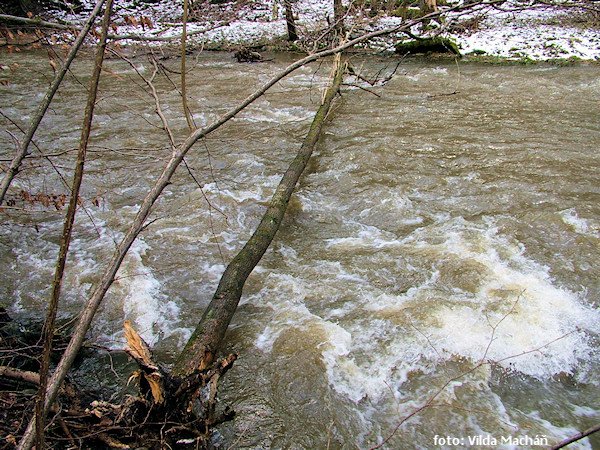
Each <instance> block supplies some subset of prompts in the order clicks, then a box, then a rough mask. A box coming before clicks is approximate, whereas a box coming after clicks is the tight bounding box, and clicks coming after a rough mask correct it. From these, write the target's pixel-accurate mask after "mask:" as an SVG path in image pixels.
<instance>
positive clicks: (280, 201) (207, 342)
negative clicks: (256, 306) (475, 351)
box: [173, 54, 345, 377]
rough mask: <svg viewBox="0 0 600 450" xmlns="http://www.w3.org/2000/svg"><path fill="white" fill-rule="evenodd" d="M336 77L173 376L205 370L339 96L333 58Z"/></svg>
mask: <svg viewBox="0 0 600 450" xmlns="http://www.w3.org/2000/svg"><path fill="white" fill-rule="evenodd" d="M335 61H336V64H335V73H334V77H333V82H332V84H331V86H330V87H329V88H328V89H327V92H326V93H325V96H324V98H323V101H322V103H321V106H320V107H319V110H318V111H317V113H316V115H315V118H314V120H313V122H312V125H311V127H310V130H309V132H308V134H307V135H306V138H305V139H304V142H303V143H302V147H301V148H300V150H299V151H298V154H297V155H296V158H295V159H294V160H293V161H292V163H291V164H290V166H289V168H288V169H287V171H286V172H285V174H284V175H283V177H282V179H281V181H280V183H279V186H277V190H276V191H275V193H274V194H273V197H272V198H271V202H270V204H269V207H268V209H267V211H266V212H265V214H264V215H263V218H262V220H261V222H260V224H259V225H258V227H257V228H256V230H255V231H254V234H253V235H252V236H251V237H250V239H249V240H248V242H247V243H246V245H245V246H244V248H242V250H241V251H240V252H239V253H238V254H237V255H236V256H235V258H233V260H232V261H231V262H230V263H229V265H228V266H227V268H226V269H225V272H224V273H223V276H222V277H221V281H220V282H219V286H218V287H217V290H216V292H215V294H214V296H213V298H212V300H211V302H210V304H209V305H208V307H207V308H206V310H205V311H204V315H203V316H202V319H201V320H200V322H199V324H198V326H197V328H196V330H195V331H194V334H193V335H192V337H191V338H190V340H189V341H188V343H187V345H186V346H185V348H184V349H183V351H182V352H181V354H180V355H179V358H178V359H177V362H176V363H175V367H174V368H173V375H175V376H179V377H185V376H189V375H192V374H193V373H195V372H197V371H201V370H204V369H206V368H208V367H209V366H210V365H211V364H212V362H213V360H214V357H215V354H216V352H217V350H218V348H219V346H220V344H221V341H222V340H223V337H224V336H225V332H226V330H227V327H228V326H229V322H230V321H231V318H232V317H233V314H234V312H235V310H236V308H237V305H238V303H239V301H240V297H241V295H242V289H243V287H244V283H245V282H246V279H247V278H248V276H249V275H250V273H251V272H252V270H254V267H255V266H256V265H257V264H258V262H259V261H260V259H261V258H262V256H263V254H264V253H265V251H266V250H267V248H268V247H269V245H270V244H271V241H272V240H273V238H274V237H275V234H276V233H277V230H278V229H279V225H280V224H281V220H282V219H283V216H284V214H285V211H286V209H287V205H288V202H289V201H290V197H291V196H292V192H293V191H294V188H295V186H296V183H297V182H298V179H299V178H300V175H301V174H302V172H303V171H304V168H305V167H306V164H307V163H308V160H309V159H310V156H311V154H312V152H313V149H314V148H315V145H316V143H317V140H318V139H319V136H320V133H321V128H322V127H323V123H324V121H325V118H326V117H327V114H328V112H329V110H330V108H331V104H332V101H333V99H334V97H335V95H336V94H337V93H338V92H339V88H340V84H341V82H342V77H343V73H344V68H345V66H344V65H343V64H341V62H340V54H338V55H336V57H335Z"/></svg>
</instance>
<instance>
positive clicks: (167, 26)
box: [61, 0, 600, 61]
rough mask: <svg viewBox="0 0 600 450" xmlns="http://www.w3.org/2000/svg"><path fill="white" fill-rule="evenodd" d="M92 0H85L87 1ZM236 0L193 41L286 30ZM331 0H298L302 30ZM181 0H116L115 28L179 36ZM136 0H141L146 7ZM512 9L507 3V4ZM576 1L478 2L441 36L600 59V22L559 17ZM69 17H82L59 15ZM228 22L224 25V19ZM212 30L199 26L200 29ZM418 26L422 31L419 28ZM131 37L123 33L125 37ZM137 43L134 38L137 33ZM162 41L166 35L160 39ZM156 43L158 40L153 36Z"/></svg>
mask: <svg viewBox="0 0 600 450" xmlns="http://www.w3.org/2000/svg"><path fill="white" fill-rule="evenodd" d="M93 2H94V0H83V3H84V4H87V5H88V6H90V8H91V6H92V3H93ZM246 3H247V5H249V6H242V7H241V6H240V2H230V3H225V4H220V5H212V6H211V7H209V8H208V9H206V10H203V11H202V13H201V15H200V17H199V19H200V21H198V22H190V23H189V24H188V33H189V34H190V37H189V39H190V41H196V42H197V43H198V45H203V46H204V47H208V48H215V47H222V48H235V47H236V46H241V45H258V44H265V43H268V42H270V41H272V40H275V39H278V38H283V37H284V36H285V35H286V25H285V20H284V16H283V6H282V3H283V2H282V1H281V0H279V1H278V0H264V1H253V2H252V1H249V2H246ZM332 3H333V2H332V1H329V0H327V1H325V0H323V1H322V0H297V1H296V2H294V12H295V14H296V17H297V26H298V30H299V34H300V36H302V35H307V34H308V33H313V34H314V33H317V34H318V30H324V29H326V28H327V26H328V22H327V20H328V18H329V19H330V20H331V18H332V16H333V6H332ZM182 4H183V0H177V1H171V2H162V3H156V4H143V3H141V2H139V1H136V0H115V7H114V9H115V13H116V18H115V22H116V24H117V25H118V29H117V33H118V34H120V35H124V34H137V35H143V36H147V37H160V38H168V37H176V36H179V35H180V34H181V17H182V10H183V7H182ZM136 5H137V6H136ZM139 5H144V6H143V7H141V6H139ZM511 9H512V10H511ZM576 13H577V11H576V10H574V9H570V10H560V9H556V8H520V9H515V8H510V7H505V8H504V9H497V8H494V7H492V6H489V5H488V6H482V7H480V8H478V9H477V10H476V11H475V12H473V13H471V14H470V15H456V14H455V15H454V16H452V15H450V16H449V17H448V18H447V19H446V20H445V21H444V22H443V24H442V25H439V26H440V27H441V28H443V29H444V31H443V34H442V35H443V36H446V37H450V38H451V39H453V40H454V41H455V42H456V43H457V44H458V46H459V48H460V50H461V52H462V53H463V54H483V55H488V56H498V57H504V58H528V59H532V60H548V59H556V58H565V59H566V58H580V59H583V60H595V61H600V28H599V27H586V26H585V24H582V25H577V26H573V25H567V24H565V23H564V21H563V20H562V19H561V18H565V17H567V15H569V14H571V15H573V14H576ZM125 16H129V17H133V18H135V19H136V21H138V22H139V19H140V18H141V17H147V18H149V19H150V20H151V21H152V24H153V25H152V28H149V27H148V26H147V25H146V26H144V27H142V26H141V25H139V24H136V22H135V21H134V22H133V23H132V22H131V20H128V21H127V22H129V23H126V20H125ZM61 18H62V19H63V20H67V21H77V20H81V17H76V16H69V15H64V16H63V17H61ZM225 22H227V24H226V25H224V23H225ZM347 23H349V24H350V27H352V25H354V26H355V27H356V31H355V33H357V32H358V30H361V29H365V30H373V29H381V28H390V27H393V26H395V25H398V24H400V23H401V19H400V18H398V17H393V16H382V17H378V18H377V19H370V18H366V17H356V16H353V17H349V18H348V19H347ZM207 29H208V30H210V31H207V32H203V31H204V30H207ZM415 31H417V32H418V31H419V30H418V29H416V30H415ZM405 38H406V36H404V35H396V36H390V37H388V38H385V39H377V40H374V41H372V42H371V43H370V44H369V46H370V48H371V49H373V50H393V45H394V42H397V41H398V40H399V39H405ZM133 42H136V41H127V40H125V41H123V42H122V44H125V45H126V44H128V43H133ZM137 43H139V41H137ZM159 43H160V44H161V45H164V43H165V41H159ZM157 45H158V43H157Z"/></svg>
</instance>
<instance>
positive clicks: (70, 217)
mask: <svg viewBox="0 0 600 450" xmlns="http://www.w3.org/2000/svg"><path fill="white" fill-rule="evenodd" d="M112 4H113V0H107V2H106V9H105V11H104V20H103V22H102V33H101V36H100V42H99V43H98V48H97V50H96V58H95V61H94V71H93V73H92V80H91V86H90V92H89V95H88V101H87V105H86V107H85V113H84V118H83V127H82V130H81V139H80V141H79V150H78V152H77V162H76V165H75V173H74V175H73V187H72V190H71V198H70V200H69V207H68V208H67V213H66V216H65V221H64V225H63V233H62V238H61V242H60V250H59V253H58V260H57V263H56V269H55V272H54V280H53V282H52V295H51V298H50V303H49V305H48V312H47V314H46V320H45V323H44V330H43V342H44V347H43V350H42V363H41V368H40V385H39V390H38V398H37V401H36V405H35V423H36V438H35V441H36V448H40V449H41V448H44V422H45V410H44V409H45V408H44V405H45V402H46V388H47V384H48V371H49V370H50V355H51V353H52V338H53V336H54V326H55V322H56V314H57V312H58V303H59V299H60V291H61V285H62V279H63V274H64V270H65V264H66V261H67V254H68V251H69V245H70V243H71V235H72V231H73V224H74V223H75V213H76V212H77V203H78V200H79V190H80V188H81V182H82V180H83V171H84V164H85V158H86V153H87V147H88V142H89V138H90V133H91V129H92V120H93V118H94V106H95V105H96V97H97V94H98V84H99V82H100V74H101V72H102V63H103V62H104V52H105V49H106V36H107V34H108V26H109V24H110V16H111V12H112ZM22 444H23V443H22ZM21 448H25V447H21Z"/></svg>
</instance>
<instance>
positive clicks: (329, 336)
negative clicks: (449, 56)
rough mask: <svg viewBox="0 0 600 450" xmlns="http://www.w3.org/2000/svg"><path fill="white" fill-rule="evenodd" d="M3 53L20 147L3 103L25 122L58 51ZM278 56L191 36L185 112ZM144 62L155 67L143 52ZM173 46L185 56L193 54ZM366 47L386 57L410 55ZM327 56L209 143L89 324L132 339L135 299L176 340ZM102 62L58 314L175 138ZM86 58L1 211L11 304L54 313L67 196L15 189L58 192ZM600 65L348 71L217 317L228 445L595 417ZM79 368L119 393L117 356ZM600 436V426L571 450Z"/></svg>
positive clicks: (478, 442) (150, 331)
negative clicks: (208, 45) (255, 60)
mask: <svg viewBox="0 0 600 450" xmlns="http://www.w3.org/2000/svg"><path fill="white" fill-rule="evenodd" d="M1 58H2V59H1V62H2V64H3V65H4V66H11V68H12V69H13V70H8V69H7V70H5V71H3V72H2V73H0V78H1V79H2V80H6V81H7V83H8V84H7V85H1V86H0V89H1V91H2V96H1V99H0V110H1V111H2V113H3V114H4V115H5V116H3V117H0V125H1V130H2V133H0V152H1V158H2V159H3V162H4V163H6V162H7V160H9V158H10V157H11V156H12V154H13V151H14V148H15V146H14V140H13V136H11V134H12V135H14V136H15V137H19V132H18V130H17V129H16V128H15V126H14V125H13V124H11V123H10V122H9V121H8V120H7V119H6V116H9V117H11V118H12V119H13V120H14V121H16V122H17V123H19V124H21V125H22V126H25V125H26V124H27V121H28V119H29V118H30V117H31V116H32V114H33V113H34V112H35V110H36V108H37V104H38V102H39V101H40V99H41V97H42V96H43V95H44V92H45V88H46V86H47V84H48V82H49V80H50V79H51V76H52V72H51V68H50V66H49V65H48V61H47V57H46V56H45V55H44V54H42V53H27V54H24V53H21V54H6V53H3V54H2V55H1ZM273 58H274V59H273V60H272V61H269V62H265V63H261V64H252V65H246V64H243V65H241V64H237V63H236V62H235V61H234V59H233V58H232V57H231V55H229V54H221V53H202V54H200V55H198V57H197V61H196V65H195V66H194V67H191V66H192V63H193V61H192V59H193V58H191V57H190V61H192V62H191V63H190V71H189V73H188V75H187V78H188V82H189V86H188V95H189V98H190V107H191V110H192V112H193V117H194V120H195V122H196V125H197V126H202V125H205V124H208V123H210V122H212V121H213V120H214V119H215V118H217V117H218V116H219V114H221V113H223V112H225V111H226V110H227V109H229V108H230V107H232V106H233V105H235V104H236V103H238V102H239V101H241V100H242V99H243V98H245V97H246V96H247V95H248V94H249V93H251V92H252V91H253V90H254V89H255V88H257V87H258V86H259V85H260V84H262V83H263V82H266V81H267V80H268V79H269V78H270V76H271V75H272V74H273V73H275V72H276V71H277V70H279V69H280V68H282V67H284V66H285V65H286V64H287V63H289V62H290V61H291V60H290V58H291V57H290V56H287V55H284V56H281V55H273ZM132 62H133V64H134V66H135V67H136V69H137V70H138V71H139V72H140V73H141V74H142V75H143V76H145V77H150V76H151V75H152V72H153V66H152V64H151V63H149V62H148V60H147V59H146V58H144V57H138V58H134V59H133V60H132ZM163 62H164V64H165V65H166V66H167V68H168V69H170V70H172V71H176V70H177V69H178V64H179V62H178V60H169V59H167V60H165V61H163ZM15 63H17V64H18V66H14V64H15ZM352 63H353V64H354V66H355V68H356V69H357V70H358V69H359V68H360V69H361V70H362V71H363V72H364V73H366V74H369V75H370V76H375V75H376V74H377V73H378V72H381V74H380V77H385V74H386V73H389V72H390V71H392V70H393V69H394V67H395V65H396V61H395V60H390V59H376V58H367V59H360V58H358V57H355V58H354V59H353V60H352ZM329 67H330V66H329V63H327V62H323V63H321V64H316V63H315V64H313V65H310V66H307V67H304V68H301V69H299V70H297V71H296V72H294V73H293V74H292V75H291V76H289V77H288V78H286V79H285V80H283V81H282V82H281V83H279V84H278V85H276V86H275V87H274V88H273V89H271V90H270V91H269V92H268V93H267V94H266V95H265V96H264V97H262V98H261V99H259V100H258V101H257V102H255V103H254V104H253V105H251V106H250V107H249V108H248V109H246V110H245V111H244V112H242V113H240V114H239V115H238V116H237V117H236V118H235V119H234V120H233V121H231V122H229V123H228V124H226V125H225V126H223V127H222V128H220V129H219V130H217V131H216V132H215V133H213V134H211V135H210V136H209V137H208V138H207V139H205V140H204V141H202V142H199V143H198V144H196V146H195V147H194V149H193V150H192V151H191V153H190V154H189V155H188V157H187V158H186V163H187V168H186V167H185V166H183V167H181V168H180V169H179V170H178V172H177V174H176V176H175V178H174V180H173V183H172V184H171V185H170V186H168V187H167V189H166V191H165V193H164V195H163V196H162V198H161V199H160V200H159V202H158V204H157V205H156V207H155V209H154V210H153V214H152V216H151V223H150V224H149V225H148V226H147V228H146V229H145V231H144V232H143V233H142V234H141V236H140V238H139V239H138V240H137V242H136V243H135V244H134V246H133V248H132V250H131V251H130V254H129V255H128V257H127V258H126V260H125V263H124V265H123V267H122V268H121V270H120V272H119V276H118V279H117V281H116V282H115V284H114V286H113V287H112V288H111V290H110V292H109V294H108V296H107V298H106V299H105V301H104V303H103V305H102V307H101V311H100V312H99V315H98V319H97V321H96V323H95V325H94V328H93V330H92V331H91V332H90V336H89V337H90V339H91V341H93V342H97V343H101V344H103V345H107V346H110V347H112V348H116V349H118V348H123V347H124V346H125V343H124V337H123V331H122V322H123V320H124V319H128V320H131V321H132V322H133V324H134V326H135V327H136V328H137V329H138V331H140V333H141V334H142V336H143V337H144V338H145V339H146V340H147V341H148V342H149V343H151V344H152V345H153V346H154V347H155V349H156V352H157V355H158V357H159V358H160V359H161V360H162V361H163V362H165V363H170V362H172V361H173V359H174V357H175V356H176V355H177V352H178V351H179V350H180V349H181V348H182V347H183V345H184V344H185V342H186V340H187V338H188V337H189V336H190V334H191V332H192V331H193V328H194V327H195V324H196V323H197V321H198V319H199V318H200V316H201V314H202V310H203V308H204V307H205V306H206V305H207V304H208V302H209V300H210V297H211V296H212V292H214V290H215V288H216V285H217V283H218V280H219V277H220V274H221V273H222V271H223V269H224V267H225V264H226V263H227V262H228V261H229V260H230V259H231V258H232V257H233V256H234V255H235V253H236V252H237V251H238V250H239V249H240V248H241V246H242V245H243V244H244V242H245V241H246V240H247V238H248V237H249V236H250V234H251V232H252V230H253V229H254V227H255V226H256V225H257V223H258V221H259V220H260V217H261V215H262V212H263V211H264V209H265V204H266V203H267V202H268V200H269V198H270V195H271V194H272V193H273V191H274V188H275V186H276V185H277V183H278V181H279V178H280V176H281V175H282V173H283V171H284V170H285V169H286V167H287V165H288V164H289V162H290V161H291V159H292V158H293V156H294V154H295V152H296V151H297V149H298V148H299V146H300V145H301V142H302V138H303V136H304V134H305V133H306V131H307V129H308V126H309V125H310V122H311V120H312V115H313V114H314V112H315V111H316V109H317V107H318V104H319V101H320V96H321V89H322V87H323V86H324V84H325V83H326V80H327V75H328V71H329ZM106 69H107V70H106V71H105V73H104V75H103V78H102V83H101V93H100V98H99V101H98V106H97V114H96V118H95V122H94V128H93V132H92V147H91V149H90V155H89V157H90V159H89V162H88V163H87V166H86V168H87V172H86V175H85V178H84V187H83V192H82V202H83V203H82V204H83V206H85V209H84V208H80V211H79V213H78V216H77V218H78V224H77V226H76V229H75V234H74V241H73V245H72V253H71V255H70V259H69V263H68V267H67V270H68V273H67V278H66V280H65V287H64V296H63V297H64V298H63V301H62V308H61V317H62V318H64V319H66V318H69V317H72V316H74V315H76V314H77V312H78V311H80V309H81V307H82V305H83V304H84V303H85V301H86V299H87V298H88V296H89V295H90V294H91V292H92V290H93V286H94V284H95V283H96V282H97V280H98V279H99V278H100V277H101V275H102V271H103V268H104V267H105V265H106V263H107V261H108V259H109V258H110V257H111V255H112V252H113V251H114V248H115V243H116V242H118V241H119V240H120V239H121V238H122V236H123V235H124V232H125V231H126V229H127V226H128V223H129V222H130V220H131V219H132V218H133V216H134V215H135V213H136V212H137V208H138V206H139V204H140V203H141V200H142V199H143V197H144V195H145V193H146V192H147V191H148V189H149V188H150V187H151V186H152V184H153V181H154V180H155V179H156V178H157V176H158V175H159V174H160V172H161V168H162V167H163V166H164V164H165V163H166V162H167V161H168V159H169V157H170V150H169V149H168V139H167V137H166V134H165V133H164V131H163V130H162V129H161V124H160V121H159V119H158V117H157V116H156V114H155V112H154V100H153V98H152V97H151V96H149V95H148V94H147V92H146V91H145V90H144V84H143V82H142V81H141V80H140V78H139V76H138V74H137V73H136V71H134V70H133V69H132V68H131V67H130V66H129V65H128V64H126V63H125V62H123V61H120V60H117V59H111V60H109V61H107V63H106ZM73 72H74V76H73V77H71V78H69V80H68V81H66V83H65V85H64V86H63V87H62V88H61V91H60V92H59V94H58V97H57V98H56V100H55V102H54V103H53V104H52V109H51V111H50V112H49V113H48V115H47V117H46V119H45V121H44V122H43V124H42V127H41V129H40V131H39V132H38V134H37V135H36V143H37V145H38V146H39V147H40V148H41V149H42V150H43V151H44V152H45V153H47V154H50V155H53V156H51V157H50V159H51V161H52V163H53V165H51V164H50V163H49V162H48V161H47V160H46V159H43V158H39V157H37V155H39V153H38V152H37V150H36V151H34V152H33V153H32V156H33V157H32V158H30V159H28V160H27V162H26V165H25V166H24V170H23V171H22V172H21V173H20V174H19V176H18V178H17V179H16V181H15V184H14V185H13V188H12V190H11V191H10V196H9V197H10V199H11V200H13V202H11V204H12V205H13V206H12V208H5V209H4V211H3V212H2V215H1V224H0V248H1V249H2V251H1V252H0V261H1V264H2V267H4V268H5V270H2V271H0V286H1V288H2V302H3V303H5V304H6V305H7V306H8V309H9V311H10V312H11V313H12V314H13V315H15V316H16V317H26V316H31V315H32V314H33V315H35V316H40V317H41V315H42V312H43V310H44V308H45V305H46V302H47V299H48V298H49V293H50V288H49V286H50V283H51V279H52V275H53V267H54V261H55V258H56V256H57V252H58V242H59V237H60V230H61V227H62V216H61V213H62V211H61V213H59V212H58V211H52V208H45V207H43V205H42V204H41V203H40V202H39V201H37V202H36V201H31V202H28V201H26V200H24V198H25V199H26V198H27V196H26V195H25V196H23V195H21V194H20V191H21V190H22V191H24V192H25V193H28V194H30V197H31V196H33V195H35V194H37V193H42V194H46V195H47V194H61V193H67V192H68V191H67V189H66V188H65V187H64V185H63V184H62V182H61V181H60V178H59V177H58V175H57V173H58V172H60V173H61V174H62V175H63V176H64V177H65V178H66V179H67V180H70V178H71V168H72V167H73V161H74V155H75V151H74V149H76V147H77V143H78V138H79V133H80V131H79V129H80V123H81V120H82V117H83V108H84V104H85V92H84V88H83V87H82V85H84V86H86V85H87V83H88V82H89V78H90V73H91V69H90V63H89V61H83V62H82V61H80V62H78V63H77V64H76V65H75V67H74V70H73ZM166 73H167V74H168V75H169V77H171V79H172V81H173V82H174V83H175V84H178V82H179V81H178V75H177V74H176V73H174V72H168V71H167V72H166ZM599 75H600V71H599V69H598V67H597V66H575V67H556V66H546V65H534V66H502V67H500V66H485V65H476V64H467V63H461V62H458V63H455V62H451V61H450V62H439V63H435V62H431V61H430V62H419V61H410V62H403V63H402V64H401V65H400V66H399V67H398V70H397V72H396V74H395V75H394V77H393V78H392V79H391V80H390V81H389V82H388V83H387V84H385V85H384V86H381V85H376V86H374V87H372V88H369V89H370V90H371V91H372V92H368V91H367V90H365V89H361V88H359V87H357V86H356V84H358V83H360V82H358V81H357V80H352V79H351V78H348V82H349V83H350V85H348V86H346V87H344V88H343V94H342V96H341V99H339V101H338V103H337V105H336V107H335V110H334V112H333V113H332V114H331V117H330V119H331V120H330V122H329V123H328V124H327V125H326V126H325V128H324V135H323V137H322V139H321V140H320V142H319V144H318V147H317V149H316V151H315V154H314V155H313V159H312V160H311V162H310V164H309V167H308V168H307V171H306V172H305V174H304V175H303V176H302V178H301V180H300V182H299V185H298V186H297V190H296V192H295V194H294V198H293V199H292V201H291V203H290V209H289V211H288V213H287V215H286V218H285V219H284V222H283V224H282V227H281V229H280V231H279V232H278V234H277V236H276V238H275V240H274V241H273V243H272V245H271V247H270V249H269V250H268V252H267V253H266V255H265V257H264V258H263V260H262V261H261V262H260V264H259V266H258V267H257V268H256V269H255V271H254V272H253V274H252V275H251V276H250V279H249V280H248V282H247V284H246V287H245V290H244V295H243V298H242V301H241V304H240V307H239V308H238V311H237V312H236V315H235V317H234V319H233V322H232V324H231V328H230V330H229V332H228V335H227V338H226V344H225V347H226V348H225V349H224V350H225V351H235V352H238V353H239V355H240V359H239V360H238V361H237V362H236V365H235V366H234V368H233V369H232V370H231V371H230V372H229V373H228V374H227V376H226V377H225V379H224V380H223V384H222V393H221V398H222V401H223V402H224V403H227V404H231V405H232V406H233V407H234V408H235V409H236V410H237V411H238V415H237V418H236V419H235V421H234V422H232V423H229V424H225V425H223V426H222V427H221V428H220V433H221V435H222V436H223V438H224V439H225V442H226V443H227V446H229V445H234V446H235V447H240V448H348V449H351V448H369V447H371V446H375V445H377V444H378V443H380V442H382V441H383V440H384V439H387V438H390V439H389V441H387V442H386V444H385V445H384V448H442V447H444V448H450V447H451V446H452V444H456V445H457V446H458V447H473V448H478V447H479V448H484V447H482V445H483V444H485V443H492V444H493V439H495V440H496V441H497V442H496V444H497V445H495V446H496V447H497V446H500V447H502V448H523V447H526V448H535V447H536V445H537V444H546V443H547V444H554V443H557V442H558V441H560V440H562V439H564V438H566V437H569V436H571V435H573V434H576V433H577V432H578V431H579V430H582V429H585V428H588V427H590V426H592V425H595V424H597V423H598V422H599V421H600V412H599V411H598V407H597V406H598V405H599V404H600V394H599V389H598V388H599V384H600V376H599V371H598V361H599V353H598V348H599V339H598V337H599V334H600V311H599V310H598V299H599V295H600V283H599V279H598V278H599V277H598V274H599V273H600V262H599V261H598V251H599V245H600V206H599V205H600V171H599V169H600V152H599V145H600V121H599V115H598V105H599V104H600V77H599ZM155 85H156V88H157V91H158V94H159V96H160V99H161V106H162V110H163V113H164V115H165V117H166V118H167V120H168V121H169V123H170V126H171V128H172V132H173V134H174V136H175V139H176V140H177V141H178V142H180V141H181V140H182V139H183V138H184V137H185V135H186V123H185V119H184V117H183V115H182V112H181V111H182V109H181V101H180V98H179V95H178V93H177V91H176V89H175V88H174V87H173V84H172V83H171V81H169V80H168V79H167V77H166V76H165V75H164V74H159V75H158V76H157V77H156V80H155ZM361 87H363V88H364V87H367V85H365V84H364V83H361ZM374 94H377V95H374ZM40 198H41V197H40ZM129 368H131V366H129ZM119 370H122V371H123V373H122V375H121V376H122V377H123V379H124V380H125V381H126V379H127V377H128V374H127V372H126V370H124V369H119ZM90 373H94V374H95V375H94V376H95V377H96V378H98V380H96V381H98V382H100V383H101V388H102V386H103V385H102V383H106V386H105V387H104V388H105V389H106V392H109V391H110V390H111V389H113V390H114V385H115V382H114V379H112V371H111V370H110V368H109V366H108V365H102V363H100V362H90V363H89V365H87V366H86V365H85V364H84V365H83V366H80V367H78V368H77V369H76V374H80V375H81V376H83V377H86V376H87V377H92V378H94V376H91V375H90ZM94 379H95V378H94ZM109 379H111V380H112V381H107V380H109ZM426 404H429V406H428V407H426V408H424V409H422V410H420V411H419V412H418V413H417V414H415V415H414V416H412V417H411V418H410V419H408V420H406V422H404V423H403V424H402V425H401V426H400V427H399V428H398V429H397V430H396V431H395V429H396V427H397V426H398V425H399V424H400V422H401V421H402V420H403V419H404V418H405V417H407V416H409V415H411V414H412V413H414V412H415V411H417V410H419V409H420V408H421V407H422V406H424V405H426ZM394 431H395V433H394ZM392 434H393V436H392ZM486 439H487V441H486ZM518 439H521V440H520V441H519V440H518ZM528 439H529V440H528ZM536 439H537V440H536ZM544 439H546V441H544ZM599 446H600V440H599V438H597V437H596V438H591V440H583V441H580V442H579V443H578V444H576V445H574V446H573V447H572V448H592V447H599ZM537 448H541V447H537Z"/></svg>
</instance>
